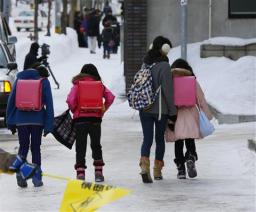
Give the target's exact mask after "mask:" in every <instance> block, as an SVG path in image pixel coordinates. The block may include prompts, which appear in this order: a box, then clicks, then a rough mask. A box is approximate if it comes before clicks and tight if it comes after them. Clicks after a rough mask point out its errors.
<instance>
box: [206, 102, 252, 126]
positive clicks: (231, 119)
mask: <svg viewBox="0 0 256 212" xmlns="http://www.w3.org/2000/svg"><path fill="white" fill-rule="evenodd" d="M209 108H210V110H211V111H212V113H213V115H214V117H215V118H216V119H218V122H219V124H237V123H243V122H256V115H235V114H223V113H221V112H220V111H219V110H217V109H216V108H215V107H213V106H212V105H209Z"/></svg>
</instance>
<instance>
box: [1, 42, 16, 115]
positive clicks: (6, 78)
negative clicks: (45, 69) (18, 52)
mask: <svg viewBox="0 0 256 212" xmlns="http://www.w3.org/2000/svg"><path fill="white" fill-rule="evenodd" d="M17 73H18V70H17V63H15V59H14V58H13V56H12V55H11V53H10V51H9V49H8V47H7V44H6V43H4V42H2V41H0V117H5V115H6V106H7V101H8V97H9V94H10V92H11V90H12V86H13V83H14V81H15V79H16V75H17Z"/></svg>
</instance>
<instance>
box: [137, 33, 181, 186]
mask: <svg viewBox="0 0 256 212" xmlns="http://www.w3.org/2000/svg"><path fill="white" fill-rule="evenodd" d="M171 47H172V44H171V42H170V41H169V40H168V39H167V38H165V37H162V36H158V37H156V38H155V39H154V41H153V43H152V44H151V45H150V50H149V51H148V52H147V54H146V56H145V58H144V61H143V62H144V64H146V65H153V66H152V68H151V73H152V78H153V87H154V89H155V90H156V89H157V88H159V86H161V89H160V94H159V97H158V98H157V100H156V101H155V103H154V104H153V105H152V107H150V108H149V109H148V110H146V111H140V121H141V125H142V131H143V143H142V146H141V159H140V167H141V176H142V180H143V182H144V183H152V178H151V175H150V160H149V157H150V149H151V146H152V143H153V137H154V131H155V141H156V150H155V161H154V169H153V171H154V179H155V180H161V179H162V178H163V177H162V173H161V170H162V167H163V166H164V161H163V157H164V152H165V140H164V132H165V128H166V125H167V119H168V117H173V116H175V115H176V107H175V106H174V103H173V84H172V75H171V67H170V65H169V63H168V62H169V59H168V57H167V54H168V52H169V50H170V48H171ZM154 128H155V129H154Z"/></svg>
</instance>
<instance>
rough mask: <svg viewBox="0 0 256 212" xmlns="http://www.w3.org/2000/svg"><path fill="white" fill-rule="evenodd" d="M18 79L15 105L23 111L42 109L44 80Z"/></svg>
mask: <svg viewBox="0 0 256 212" xmlns="http://www.w3.org/2000/svg"><path fill="white" fill-rule="evenodd" d="M43 79H44V78H41V79H38V80H32V79H29V80H18V81H17V85H16V96H15V106H16V108H18V109H19V110H23V111H40V110H41V109H42V107H43V104H42V80H43Z"/></svg>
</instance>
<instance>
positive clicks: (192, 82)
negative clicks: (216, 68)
mask: <svg viewBox="0 0 256 212" xmlns="http://www.w3.org/2000/svg"><path fill="white" fill-rule="evenodd" d="M173 84H174V104H175V105H176V106H194V105H195V104H196V79H195V77H194V76H182V77H174V78H173Z"/></svg>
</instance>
